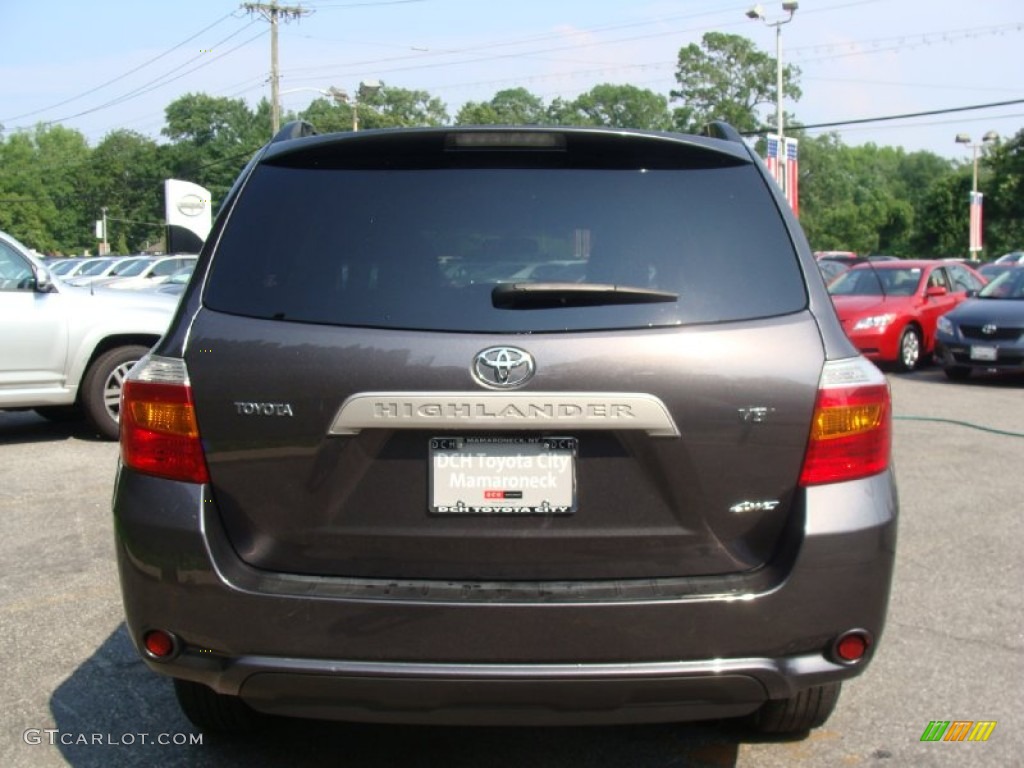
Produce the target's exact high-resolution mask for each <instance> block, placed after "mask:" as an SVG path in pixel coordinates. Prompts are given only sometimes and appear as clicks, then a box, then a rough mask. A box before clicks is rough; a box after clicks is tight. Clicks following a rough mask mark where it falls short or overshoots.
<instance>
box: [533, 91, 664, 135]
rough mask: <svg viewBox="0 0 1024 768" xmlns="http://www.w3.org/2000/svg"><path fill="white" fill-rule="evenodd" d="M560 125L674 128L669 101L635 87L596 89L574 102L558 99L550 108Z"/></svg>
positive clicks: (551, 117)
mask: <svg viewBox="0 0 1024 768" xmlns="http://www.w3.org/2000/svg"><path fill="white" fill-rule="evenodd" d="M548 115H549V117H550V122H552V123H555V124H557V125H597V126H607V127H610V128H636V129H641V130H649V131H665V130H669V129H670V128H671V126H672V117H671V115H670V114H669V111H668V100H667V99H666V98H665V97H664V96H662V95H660V94H657V93H655V92H654V91H649V90H645V89H642V88H637V87H636V86H634V85H611V84H609V83H604V84H602V85H596V86H594V87H593V88H591V89H590V90H589V91H588V92H587V93H584V94H581V95H580V96H577V97H576V98H575V99H573V100H572V101H563V100H561V99H555V100H554V101H553V102H552V103H551V106H550V107H549V108H548Z"/></svg>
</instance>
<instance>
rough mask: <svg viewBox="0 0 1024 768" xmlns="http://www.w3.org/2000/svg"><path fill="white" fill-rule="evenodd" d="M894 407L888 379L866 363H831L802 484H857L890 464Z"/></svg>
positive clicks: (823, 380) (824, 379) (816, 411)
mask: <svg viewBox="0 0 1024 768" xmlns="http://www.w3.org/2000/svg"><path fill="white" fill-rule="evenodd" d="M891 444H892V408H891V403H890V398H889V385H888V383H887V382H886V380H885V377H884V376H883V375H882V374H881V372H880V371H878V369H877V368H875V367H874V366H873V365H872V364H871V363H869V362H868V361H867V360H864V359H858V360H852V361H850V360H847V361H841V362H838V363H827V364H826V366H825V370H824V371H823V373H822V377H821V384H820V386H819V389H818V401H817V403H816V405H815V408H814V418H813V420H812V422H811V435H810V439H809V440H808V442H807V454H806V456H805V457H804V467H803V471H802V472H801V474H800V485H802V486H808V485H820V484H822V483H838V482H842V481H844V480H856V479H857V478H860V477H867V476H869V475H874V474H877V473H879V472H882V471H884V470H885V469H886V468H887V467H888V466H889V456H890V452H891Z"/></svg>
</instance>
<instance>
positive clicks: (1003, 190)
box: [961, 130, 1024, 255]
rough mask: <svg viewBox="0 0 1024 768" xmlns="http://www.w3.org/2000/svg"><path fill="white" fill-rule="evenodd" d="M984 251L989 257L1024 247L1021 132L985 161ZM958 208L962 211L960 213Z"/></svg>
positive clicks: (1023, 145) (1023, 138)
mask: <svg viewBox="0 0 1024 768" xmlns="http://www.w3.org/2000/svg"><path fill="white" fill-rule="evenodd" d="M984 165H985V167H986V168H988V169H990V173H989V174H988V176H987V177H986V178H985V179H984V182H983V184H981V187H982V189H983V190H987V194H986V195H985V198H984V201H985V250H986V251H987V252H988V253H990V254H992V255H999V254H1001V253H1005V252H1007V251H1014V250H1020V249H1021V248H1022V247H1024V130H1021V131H1019V132H1018V133H1017V135H1016V136H1014V137H1013V138H1012V139H1009V140H1008V141H1005V142H1000V143H999V144H997V145H996V146H995V147H994V148H993V149H992V150H991V152H990V153H989V154H987V156H986V157H985V162H984ZM963 207H964V206H963V204H961V209H963Z"/></svg>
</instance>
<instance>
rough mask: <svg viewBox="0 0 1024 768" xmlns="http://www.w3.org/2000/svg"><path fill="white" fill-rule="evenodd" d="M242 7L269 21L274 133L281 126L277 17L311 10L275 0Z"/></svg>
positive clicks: (301, 15) (300, 16) (292, 17)
mask: <svg viewBox="0 0 1024 768" xmlns="http://www.w3.org/2000/svg"><path fill="white" fill-rule="evenodd" d="M242 8H244V9H245V10H247V11H249V13H258V14H260V15H261V16H263V18H265V19H266V20H267V21H269V22H270V125H271V131H272V132H273V133H274V134H275V135H276V134H277V131H278V129H279V128H280V127H281V90H280V88H281V75H280V72H279V70H278V65H277V24H278V19H280V18H282V17H283V18H284V20H285V21H288V20H290V19H301V18H302V17H303V16H305V15H306V14H308V13H312V11H311V10H309V9H307V8H303V7H302V6H299V5H278V4H277V3H276V2H273V3H271V4H270V5H267V4H266V3H242Z"/></svg>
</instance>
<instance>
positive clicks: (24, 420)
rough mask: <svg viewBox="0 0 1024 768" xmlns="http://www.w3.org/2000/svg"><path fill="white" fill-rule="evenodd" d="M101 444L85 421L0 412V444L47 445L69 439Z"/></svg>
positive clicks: (30, 412)
mask: <svg viewBox="0 0 1024 768" xmlns="http://www.w3.org/2000/svg"><path fill="white" fill-rule="evenodd" d="M72 438H74V439H76V440H89V441H92V442H102V438H101V437H100V436H99V435H98V434H97V433H96V430H94V429H93V428H92V427H90V426H89V424H88V422H86V421H85V419H78V420H75V421H47V420H46V419H44V418H43V417H42V416H39V415H38V414H37V413H36V412H35V411H0V443H3V444H4V445H18V444H21V443H47V442H59V441H64V440H70V439H72Z"/></svg>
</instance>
